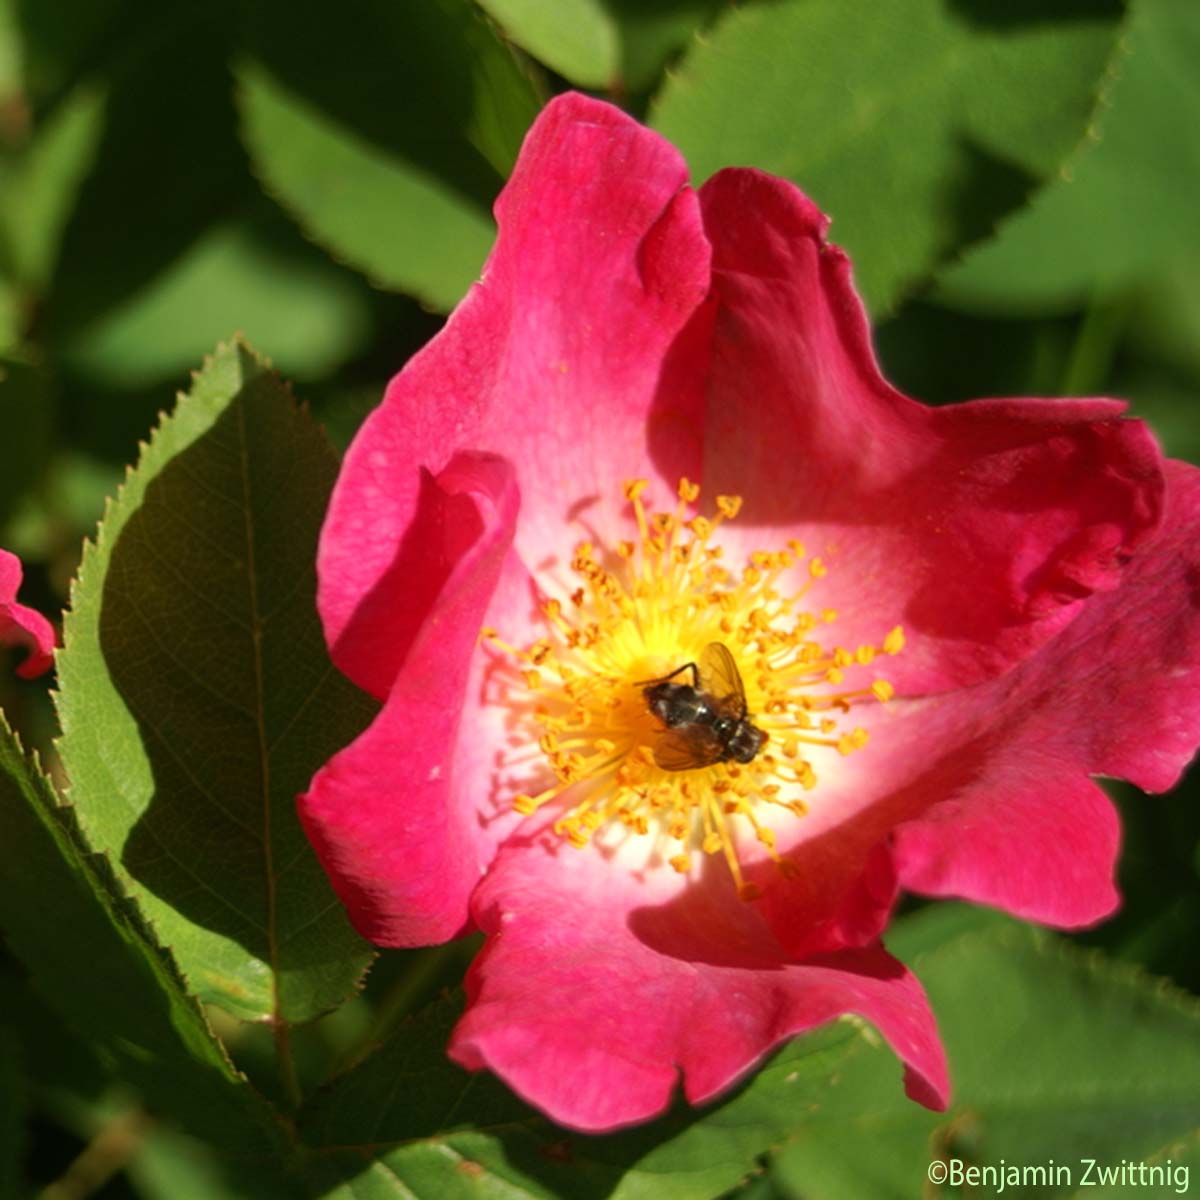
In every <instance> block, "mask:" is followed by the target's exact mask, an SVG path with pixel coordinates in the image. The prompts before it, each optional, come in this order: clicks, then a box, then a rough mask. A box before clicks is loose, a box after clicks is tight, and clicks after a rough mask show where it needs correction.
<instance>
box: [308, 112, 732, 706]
mask: <svg viewBox="0 0 1200 1200" xmlns="http://www.w3.org/2000/svg"><path fill="white" fill-rule="evenodd" d="M686 178H687V172H686V168H685V166H684V163H683V160H682V159H681V158H680V156H679V153H678V152H677V151H676V150H675V149H674V148H673V147H672V146H670V145H669V144H668V143H667V142H665V141H664V140H663V139H662V138H660V137H659V136H658V135H657V134H654V133H651V132H650V131H648V130H647V129H645V128H643V127H642V126H640V125H638V124H637V123H636V122H635V121H633V120H632V119H631V118H629V117H627V116H625V115H624V114H622V113H620V112H619V111H618V110H616V109H614V108H612V107H611V106H609V105H606V104H601V103H599V102H598V101H593V100H589V99H587V98H585V97H582V96H578V95H570V96H564V97H562V98H560V99H558V100H555V101H552V102H551V103H550V104H549V105H547V106H546V108H545V109H544V110H543V112H542V114H541V115H540V116H539V118H538V120H537V122H536V123H535V124H534V127H533V128H532V129H531V131H530V133H529V136H528V138H527V140H526V143H525V147H524V149H523V150H522V153H521V157H520V161H519V162H518V165H517V168H516V170H515V172H514V174H513V177H512V180H511V181H510V182H509V184H508V186H507V187H506V188H505V190H504V193H503V195H502V196H501V198H500V200H499V202H498V203H497V206H496V215H497V220H498V222H499V226H500V232H499V237H498V240H497V242H496V247H495V249H494V251H493V253H492V256H491V258H490V259H489V260H488V263H487V266H486V268H485V270H484V276H483V281H482V282H481V283H480V284H478V285H476V286H475V287H474V288H473V289H472V291H471V293H470V295H468V297H467V298H466V299H465V300H464V301H463V303H462V304H461V305H459V307H458V309H456V311H455V312H454V314H453V316H452V317H451V318H450V320H449V321H448V322H447V325H446V328H445V329H444V330H443V332H442V333H441V334H440V335H439V336H438V337H436V338H435V339H434V340H433V341H432V342H431V343H430V344H429V345H428V346H427V347H426V348H425V349H424V350H423V351H422V352H421V353H420V354H418V355H417V356H416V357H415V358H414V359H413V360H412V361H411V362H410V363H409V364H408V365H407V366H406V367H405V369H404V370H403V371H402V372H401V373H400V374H399V375H398V376H397V377H396V378H395V379H394V380H393V381H392V383H391V386H390V387H389V388H388V392H387V395H386V397H385V399H384V403H383V404H382V406H381V407H380V408H379V409H377V410H376V411H375V412H374V413H373V414H372V415H371V416H370V417H369V418H368V420H367V421H366V423H365V424H364V426H363V428H362V430H361V431H360V433H359V435H358V437H357V438H356V439H355V441H354V444H353V445H352V446H351V448H350V450H349V451H348V453H347V455H346V460H345V463H344V466H343V469H342V473H341V475H340V477H339V481H338V485H337V487H336V489H335V491H334V495H333V499H332V502H331V505H330V511H329V517H328V519H327V521H326V525H325V529H324V532H323V534H322V538H321V546H320V553H319V559H318V568H319V581H320V586H319V606H320V609H321V613H322V617H323V619H324V621H325V627H326V635H327V638H328V640H329V642H330V644H331V646H332V648H333V656H334V661H335V662H337V664H338V665H339V666H340V667H341V668H342V669H343V670H344V671H345V672H346V673H347V674H348V675H349V676H350V677H351V678H352V679H354V680H355V682H357V683H358V684H359V685H360V686H361V687H364V688H366V689H367V690H368V691H371V692H372V693H374V694H375V695H376V696H380V697H382V696H384V695H386V693H387V690H388V688H389V687H390V686H391V683H392V680H393V678H394V677H395V676H396V673H397V671H398V670H399V669H400V666H401V664H402V663H403V661H404V657H405V654H406V653H407V652H408V647H409V646H410V645H411V644H412V642H413V640H414V637H415V636H416V633H415V630H416V629H417V628H418V627H419V624H420V622H421V621H422V620H423V619H424V617H425V616H426V615H427V614H428V612H429V611H430V606H431V604H432V603H433V597H434V595H436V591H437V589H436V586H433V584H434V583H436V579H435V580H434V581H433V583H431V584H430V586H429V587H428V588H425V589H417V590H414V591H410V590H409V589H410V588H411V585H412V580H411V576H410V573H409V572H408V570H407V569H406V567H407V564H406V563H405V562H403V561H402V559H403V552H404V547H405V543H406V539H407V538H408V534H409V529H410V526H411V524H412V522H413V520H414V516H415V514H416V513H417V512H418V509H419V504H420V490H421V478H422V477H421V470H422V469H424V470H427V471H429V472H432V473H433V474H435V475H436V474H437V473H438V472H439V471H440V470H441V469H442V467H443V466H444V465H445V464H446V463H447V462H448V461H449V460H450V458H451V457H452V456H453V455H454V454H455V453H456V452H457V451H458V450H460V449H472V448H475V449H480V448H484V449H487V450H489V451H490V452H492V453H496V454H499V455H502V456H504V457H507V458H508V459H509V460H510V462H511V463H512V464H513V468H514V470H515V472H516V475H517V482H518V485H519V487H520V489H521V494H522V496H523V497H524V500H525V514H524V516H523V518H522V522H521V527H520V530H519V533H518V549H519V551H520V552H521V554H522V557H523V558H524V560H525V561H526V563H527V564H528V565H529V566H531V567H532V566H535V565H537V564H541V563H542V562H543V560H544V559H545V558H546V557H547V556H562V555H565V554H569V552H570V549H571V544H572V542H573V541H575V540H577V539H578V538H579V537H580V536H582V535H583V532H584V530H585V528H586V523H587V522H588V521H589V520H590V513H589V511H588V510H589V508H590V506H591V505H592V504H593V503H594V501H596V500H597V499H602V500H603V501H604V504H603V505H600V506H598V511H599V512H600V514H601V515H600V516H598V517H597V520H598V521H599V522H600V523H601V525H603V523H604V521H605V520H606V519H607V518H606V517H605V516H604V515H603V514H606V513H608V512H609V511H610V510H611V508H612V506H611V505H610V503H609V501H610V500H611V499H612V498H613V497H614V496H615V495H616V494H617V491H618V489H619V487H620V484H621V481H622V480H624V479H627V478H630V477H633V476H640V475H645V474H648V473H650V472H651V471H652V470H655V469H661V470H662V471H664V472H666V477H667V478H668V479H669V480H670V481H671V485H672V486H674V481H675V479H677V478H678V476H679V475H680V474H685V473H687V472H688V471H689V470H690V471H691V472H692V473H693V474H695V470H696V467H697V465H698V462H699V450H698V441H697V433H696V432H695V431H693V432H692V433H691V434H689V435H687V436H685V437H683V438H680V437H679V436H678V433H679V431H680V430H681V429H683V430H686V429H689V428H692V427H693V426H695V424H696V422H695V421H694V420H692V419H691V415H694V411H695V409H696V406H697V405H698V404H699V392H698V391H696V392H694V393H692V394H689V393H688V392H687V390H686V389H682V390H681V389H680V388H679V387H678V386H677V385H676V384H674V383H672V384H671V385H670V386H667V385H666V384H665V383H664V380H663V373H664V369H665V368H664V360H665V358H666V356H667V354H668V351H669V350H670V347H671V344H672V342H673V341H674V340H675V337H676V335H677V334H678V333H679V331H680V329H681V328H682V327H683V325H684V324H685V322H686V321H687V320H688V319H689V317H690V316H691V314H692V313H693V311H694V310H695V309H696V308H697V307H698V306H699V304H700V303H701V301H702V300H703V298H704V296H705V293H706V292H707V289H708V262H709V250H708V244H707V242H706V241H705V239H704V235H703V232H702V230H701V227H700V217H699V209H698V203H697V200H696V196H695V194H694V193H692V192H691V191H688V190H681V189H684V184H685V182H686ZM652 409H653V414H652V413H651V410H652ZM651 421H653V423H654V425H655V426H656V427H661V428H663V429H668V430H670V431H671V432H672V436H670V437H667V438H665V439H664V438H662V437H659V436H658V434H657V433H656V432H655V429H654V428H649V429H648V422H651ZM648 440H654V441H655V442H656V443H659V444H661V445H665V446H666V447H667V450H666V451H665V458H664V457H663V456H662V455H660V458H661V459H662V461H659V463H658V466H657V468H656V467H655V466H654V464H653V463H652V462H651V460H650V457H649V450H648V446H647V443H648ZM569 522H576V523H575V525H574V528H573V530H572V529H571V528H569V526H568V523H569ZM601 532H603V530H601ZM398 548H399V549H398ZM406 595H407V598H406Z"/></svg>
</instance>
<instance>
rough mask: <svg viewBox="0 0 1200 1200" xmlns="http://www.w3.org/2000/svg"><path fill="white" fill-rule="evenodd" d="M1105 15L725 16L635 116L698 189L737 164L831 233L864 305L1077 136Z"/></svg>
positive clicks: (948, 248) (909, 8) (1110, 22)
mask: <svg viewBox="0 0 1200 1200" xmlns="http://www.w3.org/2000/svg"><path fill="white" fill-rule="evenodd" d="M1119 11H1120V9H1119V6H1118V5H1117V4H1116V3H1113V2H1109V0H1095V2H1094V3H1088V2H1087V0H1084V2H1083V3H1080V2H1079V0H1046V2H1045V3H1040V4H1036V5H1031V4H1020V5H1005V4H1000V3H990V2H973V3H968V2H959V0H879V2H878V3H875V4H872V5H870V6H869V17H867V16H866V15H865V13H864V8H863V6H861V5H855V4H814V3H808V2H807V0H781V2H780V3H777V4H771V5H764V6H754V7H746V8H734V9H731V10H730V11H729V13H728V15H726V16H725V17H724V18H723V19H722V20H721V21H719V22H718V23H717V25H716V26H715V27H714V29H713V30H712V32H711V33H710V34H708V35H706V36H705V37H704V38H703V40H701V41H700V42H698V44H697V45H696V46H695V47H694V48H693V49H692V51H691V53H690V54H689V55H688V56H687V57H686V58H685V59H684V61H683V63H682V64H681V66H680V68H679V70H678V71H677V72H675V73H673V74H672V75H671V76H670V78H669V79H668V81H667V84H666V86H665V87H664V89H663V91H662V93H661V94H660V96H659V97H658V99H657V102H656V105H655V107H654V110H653V120H652V123H653V124H654V126H655V127H656V128H658V129H660V130H661V131H662V132H663V133H665V134H666V135H667V136H668V137H669V138H671V140H672V141H674V142H675V143H676V144H677V145H679V146H680V147H681V148H682V149H683V151H684V153H685V154H686V155H687V158H688V161H689V162H690V163H691V165H692V169H693V171H694V172H695V175H696V177H697V178H698V179H703V178H705V177H706V176H707V175H709V174H711V173H712V172H713V171H715V170H717V169H718V168H720V167H723V166H729V165H748V166H755V167H760V168H763V169H764V170H767V171H772V172H774V173H775V174H777V175H782V176H785V177H786V178H788V179H791V180H793V181H794V182H796V183H798V184H799V185H800V186H801V187H802V188H803V189H804V190H805V191H806V192H808V193H809V194H810V195H811V196H812V197H813V198H814V199H815V200H816V201H817V203H818V204H820V206H821V207H822V208H823V209H824V210H825V211H826V212H828V213H829V214H831V215H832V216H833V217H834V219H835V221H836V224H835V226H834V237H835V238H836V240H837V241H838V242H839V243H841V244H842V245H844V246H845V247H846V248H847V249H848V250H849V251H850V253H851V254H852V255H853V257H854V260H855V264H856V271H857V278H858V283H859V285H860V287H861V288H862V290H863V292H864V294H865V295H866V297H867V299H868V302H869V304H870V306H871V308H872V310H873V311H875V312H876V313H879V312H882V311H884V310H886V309H888V308H890V307H891V306H893V305H894V304H895V302H896V301H897V299H898V298H899V296H900V295H901V294H902V293H903V292H904V291H905V290H906V289H909V288H911V287H913V286H914V285H915V284H916V283H918V282H919V281H920V280H922V279H923V278H924V277H925V276H927V275H928V274H929V272H930V271H931V269H932V268H933V267H934V266H935V265H936V264H937V263H938V262H940V261H943V260H944V259H946V258H947V257H948V256H949V255H950V254H952V253H953V252H954V251H956V250H958V249H959V248H961V247H962V246H963V245H965V244H966V243H968V242H970V241H972V240H974V239H976V238H978V237H980V236H981V235H983V234H984V233H985V232H987V231H988V230H989V229H990V228H991V226H992V224H993V223H994V222H995V221H996V219H997V218H998V217H999V216H1000V215H1001V214H1003V213H1004V212H1006V211H1009V210H1011V209H1012V208H1014V207H1016V206H1018V205H1019V204H1021V203H1022V202H1023V201H1024V199H1025V197H1026V196H1027V194H1028V192H1029V191H1030V189H1031V187H1033V186H1034V185H1035V184H1036V183H1037V182H1038V181H1040V180H1042V179H1045V178H1046V177H1047V176H1049V175H1050V174H1051V173H1052V172H1053V171H1054V170H1056V169H1057V167H1058V166H1059V164H1060V163H1061V162H1062V161H1063V160H1064V158H1066V156H1067V155H1068V153H1069V152H1070V151H1071V149H1072V148H1073V147H1074V146H1075V145H1076V144H1077V143H1078V141H1079V139H1080V138H1081V137H1082V136H1083V133H1084V129H1085V127H1086V125H1087V122H1088V119H1089V115H1090V113H1091V111H1092V107H1093V104H1094V101H1095V92H1096V87H1097V83H1098V81H1099V79H1100V76H1101V74H1102V72H1103V71H1104V68H1105V62H1106V60H1107V57H1108V55H1109V53H1110V50H1111V47H1112V43H1113V35H1114V30H1115V22H1116V17H1117V14H1118V13H1119Z"/></svg>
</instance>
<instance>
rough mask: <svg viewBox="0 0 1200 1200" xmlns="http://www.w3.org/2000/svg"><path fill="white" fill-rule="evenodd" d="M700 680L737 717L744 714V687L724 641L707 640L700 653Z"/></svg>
mask: <svg viewBox="0 0 1200 1200" xmlns="http://www.w3.org/2000/svg"><path fill="white" fill-rule="evenodd" d="M700 680H701V682H702V683H703V684H704V686H705V687H706V688H707V689H708V690H709V691H710V692H712V694H713V695H714V696H715V697H716V698H717V700H718V701H719V702H720V703H721V706H722V708H724V709H726V710H727V711H730V712H733V713H735V714H736V715H737V716H739V717H744V716H745V715H746V689H745V688H744V687H743V686H742V677H741V675H740V673H739V672H738V669H737V663H735V662H734V661H733V655H732V654H730V653H729V647H728V646H726V645H725V643H724V642H709V643H708V645H707V646H705V647H704V653H703V654H701V655H700Z"/></svg>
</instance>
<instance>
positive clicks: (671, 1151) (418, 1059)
mask: <svg viewBox="0 0 1200 1200" xmlns="http://www.w3.org/2000/svg"><path fill="white" fill-rule="evenodd" d="M457 1015H458V1013H457V1007H456V1006H455V1005H453V1004H451V1003H449V1002H444V1003H441V1004H438V1005H435V1006H433V1007H432V1008H430V1009H428V1010H426V1011H425V1012H424V1013H422V1014H420V1015H419V1016H418V1017H417V1018H415V1019H414V1020H413V1021H412V1022H411V1023H409V1024H407V1025H405V1026H403V1027H401V1028H400V1029H399V1030H398V1031H397V1032H396V1034H395V1035H394V1036H393V1037H392V1038H391V1040H390V1041H389V1042H388V1043H387V1044H386V1045H385V1046H384V1047H383V1048H382V1049H381V1050H380V1051H378V1052H377V1053H376V1054H375V1055H373V1056H372V1057H371V1058H370V1059H368V1060H367V1061H366V1062H365V1063H363V1064H362V1065H361V1066H360V1067H358V1068H356V1069H355V1070H353V1071H351V1072H349V1073H348V1074H347V1075H345V1076H343V1077H342V1078H341V1079H339V1080H337V1081H336V1082H335V1083H334V1084H333V1085H332V1086H331V1087H330V1088H329V1089H327V1090H326V1091H325V1092H324V1093H323V1094H321V1095H319V1096H318V1097H317V1098H316V1099H315V1100H314V1102H313V1103H312V1104H311V1106H310V1108H309V1109H308V1110H307V1111H306V1112H304V1113H302V1114H301V1132H302V1135H303V1137H304V1139H305V1141H306V1143H307V1144H308V1145H309V1146H311V1147H313V1148H314V1149H316V1150H317V1151H318V1152H319V1153H318V1154H316V1155H314V1156H313V1159H312V1162H311V1164H310V1168H309V1171H310V1175H311V1176H312V1178H313V1180H314V1183H319V1184H320V1185H321V1186H322V1187H329V1188H335V1187H336V1188H337V1190H334V1191H330V1193H329V1195H331V1196H337V1197H347V1198H349V1197H354V1198H355V1200H374V1198H375V1197H380V1198H381V1200H382V1198H383V1197H386V1196H394V1195H396V1194H398V1192H400V1191H401V1190H402V1189H407V1190H408V1193H409V1194H411V1195H414V1196H417V1197H421V1198H425V1197H429V1198H431V1200H432V1198H434V1197H436V1198H439V1200H440V1198H441V1197H456V1196H463V1197H467V1196H476V1195H485V1196H505V1197H509V1198H510V1200H516V1198H518V1197H522V1198H524V1197H540V1198H546V1197H561V1196H570V1197H572V1200H591V1198H593V1197H594V1198H595V1200H600V1198H602V1197H604V1198H608V1197H611V1198H612V1200H708V1198H709V1197H712V1196H716V1195H719V1194H720V1193H721V1192H723V1191H725V1190H726V1189H728V1188H731V1187H733V1186H735V1185H736V1184H737V1183H738V1182H739V1181H740V1180H741V1179H742V1177H743V1176H744V1175H745V1174H746V1173H747V1172H748V1171H749V1170H750V1169H751V1167H752V1165H753V1162H754V1159H755V1158H756V1156H758V1155H759V1154H761V1153H763V1152H764V1151H765V1150H767V1149H768V1148H769V1147H770V1146H771V1145H772V1144H773V1143H774V1142H775V1141H777V1140H778V1139H779V1138H780V1137H782V1136H783V1135H784V1134H785V1133H786V1131H787V1130H789V1129H790V1128H791V1127H792V1126H793V1125H794V1124H795V1123H796V1122H798V1121H800V1120H803V1119H804V1117H805V1114H807V1113H808V1112H809V1111H810V1110H811V1109H813V1108H817V1107H819V1106H820V1104H821V1103H822V1097H823V1095H824V1093H825V1092H826V1091H827V1089H828V1087H829V1082H830V1079H831V1077H834V1076H835V1075H836V1074H837V1072H838V1070H839V1069H840V1067H839V1064H840V1063H841V1061H842V1059H843V1058H844V1057H845V1055H846V1053H847V1051H848V1049H849V1048H850V1047H852V1046H853V1045H854V1044H856V1043H857V1042H858V1041H859V1040H860V1039H861V1034H859V1033H858V1032H857V1028H856V1027H855V1026H853V1025H851V1024H849V1023H846V1022H838V1023H835V1024H834V1025H831V1026H829V1027H827V1028H826V1029H824V1030H821V1031H819V1032H818V1033H816V1034H813V1035H811V1036H809V1037H805V1038H801V1039H797V1040H796V1041H794V1042H793V1043H792V1044H791V1045H790V1046H788V1047H787V1048H786V1049H785V1050H783V1051H782V1052H781V1053H780V1054H778V1055H776V1056H775V1058H774V1059H772V1060H771V1062H770V1063H769V1064H768V1065H767V1066H766V1067H765V1068H764V1069H763V1070H761V1071H760V1072H759V1073H758V1074H757V1076H756V1077H755V1078H754V1079H753V1080H752V1081H751V1082H750V1083H749V1084H747V1085H746V1086H744V1087H743V1088H741V1089H740V1090H739V1091H737V1092H736V1093H735V1094H734V1095H733V1096H732V1097H730V1098H728V1099H727V1100H725V1101H724V1102H723V1103H721V1104H719V1105H717V1106H715V1107H710V1108H708V1109H706V1110H700V1111H698V1110H694V1109H690V1108H687V1107H686V1106H683V1105H680V1106H678V1107H677V1108H676V1109H675V1110H673V1111H672V1113H671V1114H670V1115H668V1116H667V1117H665V1118H663V1119H661V1120H659V1121H656V1122H654V1123H653V1124H650V1125H646V1126H642V1127H640V1128H637V1129H632V1130H629V1131H627V1132H623V1133H618V1134H612V1135H609V1136H606V1137H585V1136H583V1135H580V1134H576V1133H571V1132H569V1131H567V1130H563V1129H561V1128H558V1127H557V1126H555V1125H552V1124H551V1123H550V1122H549V1121H548V1120H547V1119H546V1118H545V1117H543V1116H541V1115H540V1114H539V1113H537V1112H535V1111H534V1110H532V1109H530V1108H529V1107H527V1106H526V1105H524V1104H523V1103H521V1101H519V1100H517V1099H516V1098H515V1097H514V1096H513V1095H512V1094H511V1093H510V1092H509V1091H508V1090H507V1089H506V1088H505V1087H504V1086H503V1085H502V1084H501V1083H499V1082H498V1081H497V1080H496V1079H495V1078H494V1077H492V1076H490V1075H488V1074H486V1073H483V1074H478V1075H469V1074H467V1073H466V1072H464V1071H462V1070H460V1069H459V1068H457V1067H455V1066H454V1065H452V1064H451V1063H450V1062H449V1061H448V1060H447V1059H446V1057H445V1050H444V1047H445V1044H446V1039H447V1037H448V1035H449V1032H450V1029H451V1027H452V1026H453V1023H454V1021H455V1019H456V1018H457ZM899 1074H900V1073H899V1069H898V1068H897V1066H896V1063H895V1060H892V1062H891V1078H890V1079H889V1080H888V1082H887V1086H888V1087H889V1088H890V1089H891V1090H893V1091H895V1092H897V1094H899V1093H900V1080H899Z"/></svg>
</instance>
